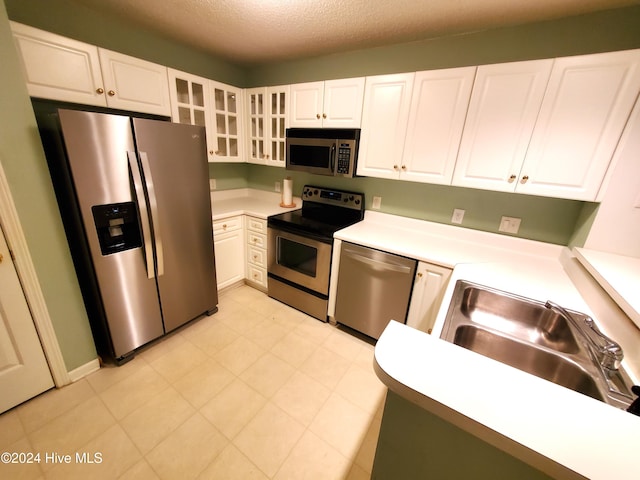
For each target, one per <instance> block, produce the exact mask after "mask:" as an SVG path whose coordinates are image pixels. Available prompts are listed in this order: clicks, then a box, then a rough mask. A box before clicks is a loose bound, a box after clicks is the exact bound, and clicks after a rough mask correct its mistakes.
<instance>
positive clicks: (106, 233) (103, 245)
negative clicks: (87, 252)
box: [91, 202, 142, 255]
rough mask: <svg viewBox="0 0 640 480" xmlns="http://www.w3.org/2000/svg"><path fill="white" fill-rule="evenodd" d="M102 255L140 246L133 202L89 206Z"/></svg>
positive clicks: (136, 215) (140, 240)
mask: <svg viewBox="0 0 640 480" xmlns="http://www.w3.org/2000/svg"><path fill="white" fill-rule="evenodd" d="M91 212H92V213H93V221H94V223H95V226H96V231H97V233H98V240H99V241H100V250H101V251H102V255H110V254H112V253H117V252H122V251H125V250H130V249H132V248H138V247H140V246H142V239H141V237H140V225H139V223H138V210H137V208H136V204H135V203H133V202H125V203H110V204H108V205H94V206H93V207H91Z"/></svg>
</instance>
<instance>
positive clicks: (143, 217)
mask: <svg viewBox="0 0 640 480" xmlns="http://www.w3.org/2000/svg"><path fill="white" fill-rule="evenodd" d="M127 158H128V159H129V167H130V169H131V176H132V178H133V186H134V190H135V194H136V200H137V204H138V208H139V209H140V223H141V224H142V225H141V227H142V237H143V239H144V252H145V262H146V264H147V278H154V277H155V270H154V268H153V247H152V244H151V227H150V226H149V214H148V213H147V202H146V201H145V199H144V189H143V186H142V175H140V167H139V166H138V159H137V157H136V152H131V151H128V152H127Z"/></svg>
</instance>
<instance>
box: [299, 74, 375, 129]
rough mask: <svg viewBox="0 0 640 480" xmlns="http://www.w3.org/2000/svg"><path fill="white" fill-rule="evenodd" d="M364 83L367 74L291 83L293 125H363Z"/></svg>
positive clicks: (337, 126) (314, 126)
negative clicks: (323, 80)
mask: <svg viewBox="0 0 640 480" xmlns="http://www.w3.org/2000/svg"><path fill="white" fill-rule="evenodd" d="M364 85H365V79H364V78H346V79H339V80H328V81H326V82H308V83H298V84H294V85H291V86H290V89H291V102H290V105H291V108H290V125H291V127H302V128H310V127H312V128H321V127H326V128H360V124H361V121H362V101H363V98H364Z"/></svg>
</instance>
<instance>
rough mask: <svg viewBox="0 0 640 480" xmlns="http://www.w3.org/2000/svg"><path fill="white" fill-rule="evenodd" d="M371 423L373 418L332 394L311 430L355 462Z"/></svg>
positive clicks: (314, 420)
mask: <svg viewBox="0 0 640 480" xmlns="http://www.w3.org/2000/svg"><path fill="white" fill-rule="evenodd" d="M370 423H371V416H370V415H368V414H367V413H366V412H365V411H364V410H362V409H361V408H359V407H357V406H355V405H354V404H352V403H351V402H349V401H348V400H346V399H345V398H343V397H342V396H340V395H338V394H336V393H332V394H331V395H330V396H329V398H328V400H327V401H326V402H325V404H324V405H323V407H322V408H321V409H320V411H319V412H318V415H316V417H315V418H314V419H313V422H311V425H310V426H309V430H311V431H312V432H313V433H315V434H316V435H318V436H319V437H320V438H322V439H323V440H325V441H326V442H327V443H329V445H331V446H333V447H334V448H336V449H337V450H338V451H339V452H340V453H341V454H342V455H344V456H345V457H347V458H349V459H351V460H354V459H355V457H356V455H357V453H358V451H359V450H360V447H361V445H362V442H363V441H364V439H365V436H366V432H367V430H368V428H369V424H370Z"/></svg>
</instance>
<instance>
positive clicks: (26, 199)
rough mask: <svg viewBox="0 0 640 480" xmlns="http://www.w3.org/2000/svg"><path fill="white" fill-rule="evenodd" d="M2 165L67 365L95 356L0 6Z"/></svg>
mask: <svg viewBox="0 0 640 480" xmlns="http://www.w3.org/2000/svg"><path fill="white" fill-rule="evenodd" d="M0 58H2V67H1V68H0V91H2V92H4V93H2V95H0V162H2V167H3V168H4V170H5V173H6V175H7V179H8V182H9V188H10V190H11V196H12V197H13V200H14V202H15V205H16V209H17V210H18V215H19V217H20V223H21V225H22V228H23V230H24V232H25V236H26V238H27V243H28V245H29V251H30V252H31V256H32V259H33V263H34V265H35V269H36V273H37V275H38V279H39V281H40V285H41V287H42V292H43V294H44V298H45V301H46V303H47V308H48V310H49V315H50V316H51V320H52V322H53V327H54V330H55V333H56V337H57V338H58V343H59V344H60V348H61V350H62V354H63V357H64V361H65V365H66V367H67V369H68V370H73V369H74V368H77V367H79V366H81V365H83V364H85V363H87V362H89V361H90V360H93V359H94V358H96V352H95V348H94V346H93V338H92V336H91V330H90V328H89V323H88V319H87V315H86V312H85V309H84V305H83V302H82V296H81V294H80V289H79V287H78V280H77V278H76V276H75V271H74V268H73V263H72V261H71V255H70V253H69V247H68V245H67V239H66V237H65V234H64V230H63V227H62V221H61V220H60V214H59V213H58V207H57V204H56V198H55V195H54V193H53V187H52V186H51V179H50V177H49V170H48V169H47V162H46V160H45V157H44V152H43V151H42V144H41V143H40V137H39V135H38V130H37V126H36V121H35V117H34V115H33V110H32V108H31V102H30V101H29V95H28V94H27V88H26V86H25V83H24V79H23V77H22V72H21V71H20V70H19V68H20V67H19V63H18V56H17V54H16V51H15V48H14V46H13V40H12V38H11V30H10V28H9V22H8V19H7V16H6V10H5V8H4V4H3V3H1V2H0Z"/></svg>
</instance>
